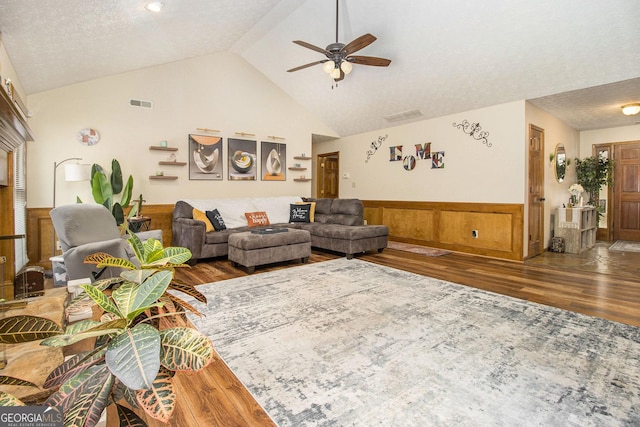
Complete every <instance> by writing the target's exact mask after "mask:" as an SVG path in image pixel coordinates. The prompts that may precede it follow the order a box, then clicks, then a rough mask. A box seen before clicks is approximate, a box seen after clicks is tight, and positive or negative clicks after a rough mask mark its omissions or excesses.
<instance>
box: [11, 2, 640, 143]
mask: <svg viewBox="0 0 640 427" xmlns="http://www.w3.org/2000/svg"><path fill="white" fill-rule="evenodd" d="M145 3H146V1H145V0H110V1H104V0H0V31H1V32H2V41H3V44H4V45H5V48H6V50H7V52H8V54H9V56H10V58H11V61H12V63H13V65H14V67H15V69H16V72H17V73H18V75H19V77H20V80H21V82H22V84H23V86H24V88H25V90H26V91H27V93H28V94H32V93H36V92H40V91H44V90H48V89H52V88H56V87H61V86H65V85H69V84H74V83H78V82H82V81H87V80H92V79H95V78H99V77H105V76H109V75H113V74H117V73H122V72H126V71H131V70H136V69H140V68H145V67H149V66H154V65H158V64H163V63H168V62H172V61H177V60H181V59H185V58H190V57H195V56H200V55H206V54H210V53H215V52H222V51H231V52H235V53H237V54H239V55H241V56H242V57H244V58H245V59H246V60H247V61H248V62H249V63H250V64H252V65H253V66H254V67H255V68H256V69H258V70H260V71H261V72H262V73H263V74H264V75H265V76H266V77H267V78H269V79H270V80H271V81H273V82H274V83H275V84H276V85H278V86H279V87H280V88H281V89H282V90H283V91H284V92H286V93H287V94H289V95H290V96H291V97H292V98H294V99H295V100H296V101H298V102H299V103H300V104H301V105H303V106H304V107H305V108H307V109H308V110H309V111H311V112H312V113H314V114H316V115H317V116H318V117H319V118H320V119H321V120H323V121H324V122H325V123H326V124H327V125H328V126H329V127H331V128H332V129H334V130H335V131H336V133H337V134H338V135H341V136H347V135H352V134H356V133H360V132H365V131H371V130H376V129H380V128H385V127H389V126H391V125H394V124H398V123H404V122H407V121H411V120H419V119H425V118H432V117H439V116H443V115H446V114H451V113H456V112H461V111H467V110H471V109H475V108H481V107H486V106H491V105H496V104H500V103H505V102H510V101H517V100H523V99H526V100H531V102H533V103H534V104H536V105H538V106H540V107H541V108H543V109H545V110H547V111H549V112H551V113H552V114H554V115H556V116H557V117H559V118H561V119H562V120H564V121H565V122H567V123H568V124H569V125H571V126H573V127H575V128H576V129H578V130H586V129H597V128H606V127H614V126H624V125H634V124H637V123H638V121H640V117H638V116H636V117H625V116H623V115H622V114H620V105H622V104H624V103H628V102H640V66H639V65H638V64H640V47H639V46H638V40H640V7H638V3H637V0H608V1H606V2H605V1H602V0H582V1H579V2H577V1H575V0H536V1H531V0H482V1H473V0H448V1H444V0H394V1H391V0H340V3H339V4H340V20H339V41H340V42H343V43H348V42H349V41H351V40H353V39H355V38H356V37H358V36H361V35H363V34H366V33H371V34H373V35H375V36H376V37H377V38H378V40H376V41H375V42H374V43H372V44H371V45H369V46H367V47H365V48H364V49H362V50H361V51H360V52H358V54H360V55H367V56H379V57H383V58H389V59H391V61H392V62H391V65H390V66H389V67H388V68H383V67H371V66H363V65H354V67H353V71H352V73H351V74H349V75H348V76H346V78H345V79H344V80H343V81H341V82H340V83H339V84H338V86H337V87H334V88H332V86H335V85H332V81H331V80H330V78H329V77H328V76H327V75H326V74H325V73H324V72H323V71H322V67H321V66H320V65H317V66H314V67H309V68H306V69H304V70H300V71H297V72H294V73H287V72H286V70H288V69H290V68H293V67H296V66H298V65H302V64H305V63H309V62H313V61H317V60H320V59H323V58H324V57H323V56H322V54H320V53H318V52H315V51H313V50H310V49H305V48H304V47H301V46H299V45H296V44H294V43H292V41H293V40H303V41H306V42H308V43H311V44H313V45H316V46H319V47H322V48H324V47H325V46H327V45H328V44H330V43H333V42H335V19H336V11H335V1H334V0H259V1H258V0H216V1H213V0H189V1H184V0H163V3H164V8H163V10H162V11H161V12H160V13H158V14H154V13H151V12H148V11H147V10H145V9H144V6H145ZM411 110H419V111H420V112H421V113H422V116H420V117H415V118H412V119H407V120H405V121H404V122H402V121H401V122H394V123H390V122H388V121H387V120H385V116H390V115H393V114H397V113H402V112H406V111H411Z"/></svg>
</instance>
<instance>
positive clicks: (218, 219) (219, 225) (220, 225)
mask: <svg viewBox="0 0 640 427" xmlns="http://www.w3.org/2000/svg"><path fill="white" fill-rule="evenodd" d="M205 213H206V214H207V218H209V221H211V224H212V225H213V228H215V229H216V231H222V230H226V229H227V226H226V225H225V224H224V219H222V215H221V214H220V212H218V209H214V210H212V211H206V212H205Z"/></svg>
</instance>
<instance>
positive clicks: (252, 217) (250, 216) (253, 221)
mask: <svg viewBox="0 0 640 427" xmlns="http://www.w3.org/2000/svg"><path fill="white" fill-rule="evenodd" d="M244 216H245V217H246V218H247V224H248V225H249V227H260V226H264V225H270V224H269V218H267V213H266V212H246V213H245V214H244Z"/></svg>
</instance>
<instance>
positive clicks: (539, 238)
mask: <svg viewBox="0 0 640 427" xmlns="http://www.w3.org/2000/svg"><path fill="white" fill-rule="evenodd" d="M534 130H535V131H537V132H539V133H540V160H539V164H538V165H537V166H536V167H537V168H538V171H537V172H538V175H539V176H540V183H539V184H540V194H539V200H538V203H541V204H542V206H541V208H540V209H541V211H540V214H539V215H538V236H537V241H539V242H540V252H539V253H536V254H532V253H531V246H532V245H531V242H532V240H533V239H532V238H531V235H532V224H531V222H532V221H531V219H532V215H531V209H532V203H533V197H532V195H531V194H532V193H531V182H532V179H533V178H534V177H535V174H534V171H532V170H531V169H530V168H529V173H528V176H527V192H526V194H527V236H528V237H529V238H528V239H525V241H526V242H527V256H526V257H525V258H531V257H533V256H537V255H541V254H542V253H543V252H544V247H545V244H544V224H545V221H544V217H545V205H544V201H545V197H544V165H545V159H544V149H545V146H544V144H545V135H544V129H543V128H541V127H539V126H536V125H534V124H532V123H529V135H528V136H529V139H528V141H527V142H528V143H527V167H530V166H531V164H530V161H529V160H530V156H529V154H530V152H531V148H530V147H531V139H532V138H533V137H532V136H531V134H532V133H533V131H534Z"/></svg>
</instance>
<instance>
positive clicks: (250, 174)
mask: <svg viewBox="0 0 640 427" xmlns="http://www.w3.org/2000/svg"><path fill="white" fill-rule="evenodd" d="M227 141H228V143H229V151H228V154H227V156H228V157H229V181H255V180H256V176H257V170H258V168H257V166H256V158H257V157H256V150H257V142H256V141H249V140H246V139H235V138H227Z"/></svg>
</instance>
